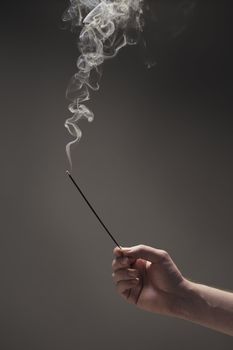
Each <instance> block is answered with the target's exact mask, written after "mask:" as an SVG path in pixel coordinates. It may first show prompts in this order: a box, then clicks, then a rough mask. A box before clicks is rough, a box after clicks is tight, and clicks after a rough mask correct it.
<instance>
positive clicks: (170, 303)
mask: <svg viewBox="0 0 233 350" xmlns="http://www.w3.org/2000/svg"><path fill="white" fill-rule="evenodd" d="M113 253H114V255H115V258H114V260H113V263H112V268H113V274H112V277H113V281H114V283H115V285H116V290H117V292H118V293H119V294H120V296H121V297H122V298H124V299H125V300H126V301H127V302H129V303H131V304H134V305H135V306H137V307H138V308H140V309H143V310H146V311H149V312H153V313H159V314H163V315H168V316H174V317H179V318H183V319H186V320H189V321H192V322H195V323H198V324H200V325H203V326H206V327H208V328H212V329H214V330H217V331H220V332H222V333H225V334H228V335H231V336H233V293H230V292H225V291H222V290H219V289H215V288H211V287H208V286H204V285H201V284H197V283H193V282H191V281H189V280H187V279H186V278H184V277H183V275H182V274H181V272H180V271H179V269H178V268H177V266H176V265H175V263H174V262H173V260H172V259H171V257H170V255H169V254H168V253H167V252H166V251H164V250H161V249H156V248H153V247H149V246H145V245H138V246H134V247H130V248H121V249H120V248H118V247H116V248H115V249H114V252H113Z"/></svg>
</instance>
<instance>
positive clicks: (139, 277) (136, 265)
mask: <svg viewBox="0 0 233 350" xmlns="http://www.w3.org/2000/svg"><path fill="white" fill-rule="evenodd" d="M114 254H115V259H114V260H113V263H112V268H113V274H112V276H113V280H114V282H115V284H116V289H117V291H118V293H119V294H120V295H121V296H122V297H123V298H124V299H126V300H127V301H128V302H129V303H132V304H135V305H136V306H138V307H139V308H141V309H144V310H147V311H151V312H156V313H161V314H170V315H171V314H172V313H173V308H174V303H177V302H178V299H180V298H182V293H183V289H184V285H185V279H184V278H183V276H182V274H181V273H180V271H179V270H178V268H177V267H176V265H175V264H174V262H173V261H172V259H171V257H170V256H169V254H168V253H167V252H165V251H164V250H160V249H155V248H152V247H149V246H145V245H138V246H134V247H131V248H122V249H120V248H118V247H117V248H115V249H114Z"/></svg>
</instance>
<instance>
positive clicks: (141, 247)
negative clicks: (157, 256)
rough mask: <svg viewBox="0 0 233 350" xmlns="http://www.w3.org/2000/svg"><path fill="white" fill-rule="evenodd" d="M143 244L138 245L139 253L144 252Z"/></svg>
mask: <svg viewBox="0 0 233 350" xmlns="http://www.w3.org/2000/svg"><path fill="white" fill-rule="evenodd" d="M145 247H146V246H145V244H139V246H138V249H139V250H140V251H143V250H145Z"/></svg>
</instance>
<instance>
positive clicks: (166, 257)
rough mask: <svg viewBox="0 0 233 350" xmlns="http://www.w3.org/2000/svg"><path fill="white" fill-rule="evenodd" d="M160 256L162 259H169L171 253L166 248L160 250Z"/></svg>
mask: <svg viewBox="0 0 233 350" xmlns="http://www.w3.org/2000/svg"><path fill="white" fill-rule="evenodd" d="M160 257H161V259H162V260H168V259H169V254H168V252H167V251H166V250H161V251H160Z"/></svg>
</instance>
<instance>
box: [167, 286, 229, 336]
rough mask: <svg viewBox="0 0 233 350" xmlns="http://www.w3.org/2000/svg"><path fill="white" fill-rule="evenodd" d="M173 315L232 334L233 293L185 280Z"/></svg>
mask: <svg viewBox="0 0 233 350" xmlns="http://www.w3.org/2000/svg"><path fill="white" fill-rule="evenodd" d="M185 283H186V297H185V298H183V299H182V300H180V305H179V302H178V303H177V305H176V306H175V308H174V315H175V316H177V317H180V318H183V319H186V320H189V321H192V322H195V323H198V324H201V325H203V326H206V327H209V328H212V329H215V330H217V331H220V332H222V333H226V334H228V335H231V336H233V293H230V292H225V291H222V290H219V289H216V288H211V287H208V286H205V285H202V284H197V283H193V282H190V281H187V280H186V282H185Z"/></svg>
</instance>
